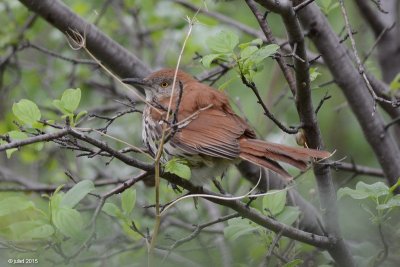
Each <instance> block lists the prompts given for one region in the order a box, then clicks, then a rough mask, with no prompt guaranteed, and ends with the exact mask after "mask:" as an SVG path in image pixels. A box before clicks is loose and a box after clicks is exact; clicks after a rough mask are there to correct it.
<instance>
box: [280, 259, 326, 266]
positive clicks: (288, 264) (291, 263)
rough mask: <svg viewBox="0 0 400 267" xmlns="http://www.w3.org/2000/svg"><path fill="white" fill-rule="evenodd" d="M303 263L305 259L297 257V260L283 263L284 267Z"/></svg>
mask: <svg viewBox="0 0 400 267" xmlns="http://www.w3.org/2000/svg"><path fill="white" fill-rule="evenodd" d="M302 263H303V260H301V259H295V260H292V261H290V262H288V263H286V264H285V265H283V267H296V266H299V265H301V264H302ZM319 266H321V265H319Z"/></svg>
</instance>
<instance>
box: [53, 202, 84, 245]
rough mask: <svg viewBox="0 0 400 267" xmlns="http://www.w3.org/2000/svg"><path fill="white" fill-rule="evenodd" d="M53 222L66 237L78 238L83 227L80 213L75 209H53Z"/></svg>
mask: <svg viewBox="0 0 400 267" xmlns="http://www.w3.org/2000/svg"><path fill="white" fill-rule="evenodd" d="M52 220H53V224H54V225H55V226H56V227H57V229H58V230H59V231H60V232H61V233H62V234H64V235H65V236H67V237H72V238H75V239H79V238H80V236H81V231H82V229H83V220H82V215H81V214H80V213H79V212H78V211H77V210H75V209H71V208H68V207H60V208H58V209H56V210H53V213H52Z"/></svg>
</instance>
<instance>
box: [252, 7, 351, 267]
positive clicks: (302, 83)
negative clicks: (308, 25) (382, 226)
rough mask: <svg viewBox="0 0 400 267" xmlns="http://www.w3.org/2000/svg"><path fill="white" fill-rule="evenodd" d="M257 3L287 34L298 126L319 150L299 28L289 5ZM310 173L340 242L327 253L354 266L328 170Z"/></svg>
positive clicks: (327, 225)
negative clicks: (276, 17)
mask: <svg viewBox="0 0 400 267" xmlns="http://www.w3.org/2000/svg"><path fill="white" fill-rule="evenodd" d="M257 2H259V3H260V4H261V5H263V6H264V7H266V8H267V9H269V10H271V11H273V12H276V13H278V14H280V15H281V17H282V19H283V22H284V24H285V28H286V30H287V32H288V36H289V42H290V45H291V46H292V49H293V53H294V54H295V57H294V68H295V73H296V87H297V90H296V96H295V97H296V107H297V110H298V113H299V116H300V120H301V124H302V125H303V129H304V132H305V137H306V141H307V145H308V146H309V147H311V148H317V149H318V148H323V147H324V143H323V140H322V136H321V132H320V129H319V126H318V122H317V119H316V114H315V112H314V108H313V105H312V100H311V89H310V76H309V63H308V60H307V54H306V47H305V43H304V38H303V33H302V29H301V27H300V23H299V21H298V19H297V16H296V14H295V11H294V9H293V6H292V2H291V1H280V2H276V1H273V0H264V1H262V0H259V1H257ZM300 3H301V2H300ZM298 4H299V3H298ZM311 5H313V3H311ZM306 8H307V7H304V8H303V9H302V10H305V9H306ZM299 12H301V11H299ZM314 173H315V177H316V180H317V185H318V191H319V196H320V201H321V206H322V209H323V210H324V211H325V212H324V213H323V218H324V224H325V228H326V231H327V232H328V233H329V234H331V235H333V236H335V237H336V238H339V239H340V242H338V243H337V244H336V246H335V247H333V248H332V249H330V250H329V252H330V254H331V255H332V257H333V258H334V260H335V261H336V262H337V263H338V264H340V265H343V266H354V262H353V259H352V256H351V254H350V251H349V250H348V249H347V246H346V245H345V243H344V242H343V240H341V233H340V227H339V222H338V211H337V205H336V192H335V188H334V185H333V180H332V174H331V171H330V169H329V167H328V166H326V165H322V164H315V165H314Z"/></svg>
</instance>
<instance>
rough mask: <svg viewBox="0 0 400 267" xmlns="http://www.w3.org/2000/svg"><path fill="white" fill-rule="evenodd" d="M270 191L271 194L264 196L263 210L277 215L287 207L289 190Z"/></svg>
mask: <svg viewBox="0 0 400 267" xmlns="http://www.w3.org/2000/svg"><path fill="white" fill-rule="evenodd" d="M269 193H271V194H269V195H266V196H264V197H263V211H264V213H271V214H272V215H277V214H278V213H280V212H281V211H282V210H283V209H284V208H285V204H286V193H287V191H286V190H270V191H269Z"/></svg>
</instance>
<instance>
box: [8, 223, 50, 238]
mask: <svg viewBox="0 0 400 267" xmlns="http://www.w3.org/2000/svg"><path fill="white" fill-rule="evenodd" d="M9 229H10V230H11V232H12V233H13V236H14V237H15V238H16V239H18V240H32V239H46V238H48V237H50V236H51V235H53V233H54V228H53V226H51V225H49V224H47V223H44V222H42V221H39V220H35V221H22V222H16V223H13V224H11V225H10V226H9Z"/></svg>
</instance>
